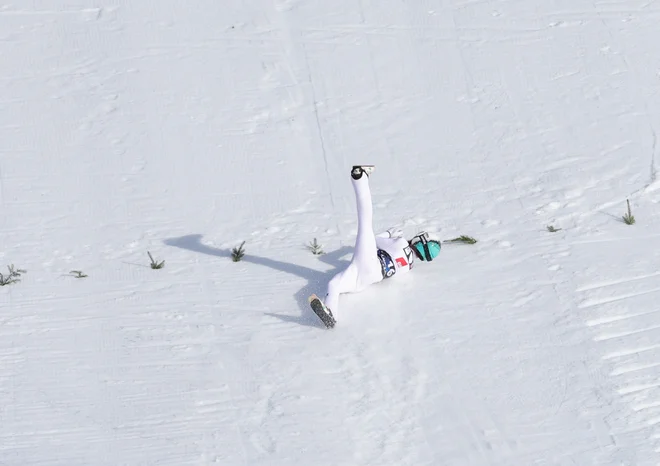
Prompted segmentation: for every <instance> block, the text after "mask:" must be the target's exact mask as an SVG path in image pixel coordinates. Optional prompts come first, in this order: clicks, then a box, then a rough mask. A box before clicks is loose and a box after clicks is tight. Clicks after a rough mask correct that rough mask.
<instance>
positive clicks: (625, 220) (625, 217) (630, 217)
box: [621, 199, 635, 225]
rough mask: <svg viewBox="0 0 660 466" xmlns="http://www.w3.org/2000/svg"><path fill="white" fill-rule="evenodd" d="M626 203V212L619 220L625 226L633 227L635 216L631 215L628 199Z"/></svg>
mask: <svg viewBox="0 0 660 466" xmlns="http://www.w3.org/2000/svg"><path fill="white" fill-rule="evenodd" d="M626 203H627V204H628V212H626V213H625V214H624V215H623V217H621V218H622V219H623V223H625V224H626V225H633V224H634V223H635V216H634V215H633V214H632V210H630V201H629V200H628V199H626Z"/></svg>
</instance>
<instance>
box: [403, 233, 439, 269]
mask: <svg viewBox="0 0 660 466" xmlns="http://www.w3.org/2000/svg"><path fill="white" fill-rule="evenodd" d="M408 244H410V247H411V249H412V250H413V251H414V253H415V256H417V258H418V259H420V260H422V261H425V262H431V261H432V260H433V259H435V258H436V257H438V254H440V249H441V245H440V242H439V241H436V240H434V239H429V234H428V233H426V232H425V231H423V232H422V233H420V234H418V235H416V236H415V237H413V239H411V240H410V241H408Z"/></svg>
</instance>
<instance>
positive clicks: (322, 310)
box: [309, 294, 337, 328]
mask: <svg viewBox="0 0 660 466" xmlns="http://www.w3.org/2000/svg"><path fill="white" fill-rule="evenodd" d="M309 305H310V307H311V308H312V311H314V314H316V315H317V316H319V319H321V322H323V325H325V326H326V328H333V327H334V326H335V324H336V323H337V321H336V320H335V318H334V317H333V316H332V312H331V311H329V310H328V308H327V307H325V305H324V304H323V301H321V299H320V298H319V297H318V296H316V295H315V294H313V295H311V296H310V297H309Z"/></svg>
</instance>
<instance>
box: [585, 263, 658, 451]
mask: <svg viewBox="0 0 660 466" xmlns="http://www.w3.org/2000/svg"><path fill="white" fill-rule="evenodd" d="M622 269H625V266H622ZM658 275H660V274H659V273H650V274H639V275H632V276H630V275H629V276H625V275H624V276H623V277H621V278H615V279H610V280H595V281H592V282H591V283H586V284H585V285H583V286H580V287H579V288H578V293H579V294H580V295H582V296H584V297H585V298H586V299H584V300H583V301H582V303H581V304H580V305H579V308H580V309H581V311H582V312H583V313H586V315H585V319H586V324H587V326H589V327H590V328H591V329H592V330H593V331H594V332H595V333H594V341H595V342H597V344H598V345H599V346H600V347H601V349H604V354H603V356H602V358H603V360H604V361H605V362H606V363H607V364H608V366H610V376H611V377H612V383H613V384H614V387H615V389H616V392H617V393H618V395H619V396H620V397H621V399H622V400H623V401H624V402H625V404H626V405H627V406H628V407H629V414H628V416H627V418H628V423H629V429H630V432H633V433H635V435H638V436H639V437H640V438H645V439H647V441H652V442H653V448H654V449H655V450H656V451H657V449H658V448H659V447H660V444H659V443H658V442H657V439H658V436H659V435H660V425H659V422H658V420H659V419H660V382H658V381H657V380H658V373H659V372H660V371H659V369H660V345H657V344H655V342H656V341H658V340H660V308H657V307H656V306H655V305H654V303H657V302H658V300H657V299H653V297H652V296H653V295H654V294H655V293H658V292H660V288H657V287H654V286H653V285H655V284H656V283H657V276H658Z"/></svg>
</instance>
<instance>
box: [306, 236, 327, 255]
mask: <svg viewBox="0 0 660 466" xmlns="http://www.w3.org/2000/svg"><path fill="white" fill-rule="evenodd" d="M307 249H309V250H310V251H312V254H314V255H315V256H319V255H321V254H325V251H323V246H321V245H320V244H319V243H318V242H317V241H316V238H314V241H310V242H309V244H308V245H307Z"/></svg>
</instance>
